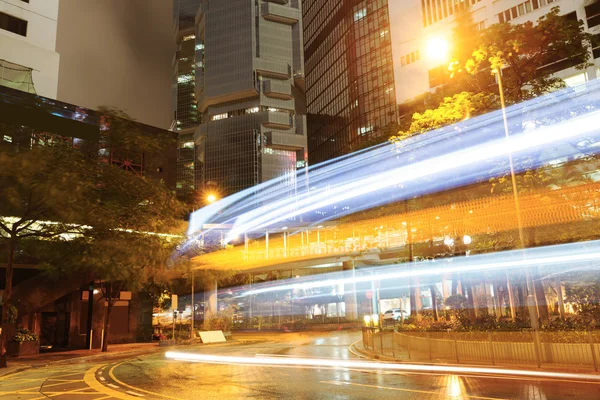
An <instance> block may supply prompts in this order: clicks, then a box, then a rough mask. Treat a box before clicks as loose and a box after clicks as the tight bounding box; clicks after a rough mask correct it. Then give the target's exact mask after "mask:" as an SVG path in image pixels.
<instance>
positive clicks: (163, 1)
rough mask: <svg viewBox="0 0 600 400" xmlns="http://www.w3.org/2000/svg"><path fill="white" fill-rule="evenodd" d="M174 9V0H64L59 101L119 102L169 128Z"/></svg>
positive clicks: (133, 113)
mask: <svg viewBox="0 0 600 400" xmlns="http://www.w3.org/2000/svg"><path fill="white" fill-rule="evenodd" d="M12 1H14V0H12ZM52 1H53V0H51V1H50V2H52ZM17 2H20V0H19V1H17ZM29 2H30V4H32V5H33V4H35V3H46V0H29ZM57 2H58V1H57ZM172 9H173V5H172V3H171V0H127V1H122V0H102V1H97V0H60V7H59V8H58V31H57V39H56V51H57V52H58V53H59V54H60V69H59V71H60V72H59V80H58V100H60V101H64V102H66V103H71V104H77V105H79V106H81V107H86V108H89V109H97V108H98V107H100V106H107V107H114V108H117V109H119V110H123V111H124V112H125V113H127V115H129V117H131V118H132V119H135V120H136V121H138V122H141V123H143V124H147V125H151V126H155V127H158V128H161V129H168V128H169V127H170V126H171V124H172V122H173V110H172V106H171V105H172V100H171V90H172V79H171V71H172V65H173V55H174V53H175V39H174V33H173V26H172V21H173V18H172V15H171V11H172Z"/></svg>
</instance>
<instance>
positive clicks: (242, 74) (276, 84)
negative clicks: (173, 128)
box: [194, 0, 307, 195]
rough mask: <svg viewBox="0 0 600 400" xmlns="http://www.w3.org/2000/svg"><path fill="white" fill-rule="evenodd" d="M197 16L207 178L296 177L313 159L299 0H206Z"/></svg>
mask: <svg viewBox="0 0 600 400" xmlns="http://www.w3.org/2000/svg"><path fill="white" fill-rule="evenodd" d="M197 21H198V24H197V26H196V46H195V48H196V73H195V78H196V98H197V100H198V110H199V112H200V113H201V114H202V121H203V123H202V124H201V125H200V127H199V128H198V130H197V131H196V134H195V137H194V138H195V143H196V146H197V160H196V162H197V163H198V165H199V168H200V169H201V179H200V181H201V184H202V185H203V187H204V186H206V185H208V184H214V185H216V186H217V187H218V188H219V190H220V192H221V193H222V194H223V195H228V194H232V193H235V192H237V191H240V190H242V189H246V188H249V187H251V186H254V185H256V184H258V183H261V182H264V181H267V180H269V179H272V178H277V177H284V179H288V180H289V182H290V185H293V184H294V183H295V175H296V170H297V169H298V168H303V167H305V166H306V161H307V160H306V159H307V151H306V106H305V94H304V63H303V51H302V49H303V45H302V43H303V42H302V13H301V10H300V0H291V1H290V2H288V1H281V0H279V1H273V0H272V1H264V0H227V1H222V0H203V1H202V5H201V8H200V12H199V15H198V17H197Z"/></svg>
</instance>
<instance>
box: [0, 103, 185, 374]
mask: <svg viewBox="0 0 600 400" xmlns="http://www.w3.org/2000/svg"><path fill="white" fill-rule="evenodd" d="M104 112H105V114H104V117H103V123H102V128H101V130H100V135H99V137H98V138H97V140H90V141H87V142H85V143H84V144H83V145H81V146H78V147H77V148H74V146H73V142H72V141H71V140H69V139H68V138H61V139H65V140H61V139H57V140H55V141H50V142H48V143H45V144H44V145H34V146H32V148H30V149H25V150H24V151H3V152H2V153H0V188H1V190H2V192H1V193H0V196H1V197H2V199H3V201H2V202H0V216H2V217H0V239H1V240H2V242H4V244H5V245H6V247H7V248H8V251H7V254H8V261H7V268H6V286H5V291H4V294H3V303H2V327H3V329H2V337H1V339H2V340H1V341H0V357H1V359H0V367H1V366H6V358H5V357H6V351H5V349H6V342H7V339H8V333H9V329H8V328H9V325H8V307H9V305H10V301H11V295H12V276H13V268H14V267H13V264H14V259H15V253H16V250H17V248H18V246H19V244H20V243H21V242H22V241H23V240H28V239H32V238H33V239H39V240H44V241H46V242H50V241H54V242H57V243H59V244H60V242H61V241H65V240H73V239H75V240H77V245H79V246H80V247H79V249H81V251H80V252H77V253H75V254H74V255H73V257H68V262H67V259H63V260H61V262H60V263H47V264H48V265H50V266H53V267H56V268H58V269H63V268H68V267H72V268H73V269H72V272H75V271H77V272H81V271H82V270H87V271H88V272H89V273H90V274H91V275H92V276H94V277H98V278H99V279H102V280H103V282H105V281H106V280H108V281H110V282H111V283H110V285H111V286H114V285H119V284H120V282H125V283H127V284H128V285H131V286H136V283H138V281H140V279H141V278H140V277H143V276H144V274H141V272H140V271H141V270H140V269H136V268H142V269H144V270H145V269H147V267H148V266H149V265H152V266H156V265H158V264H159V263H160V262H161V260H162V259H163V258H164V257H163V254H162V252H158V251H157V239H159V238H162V236H152V235H148V234H146V232H150V233H152V232H170V231H171V230H172V229H177V228H182V227H181V220H180V217H181V211H182V209H183V207H182V206H181V205H180V203H179V202H177V201H176V200H175V198H174V196H173V193H172V192H171V191H170V190H169V189H167V188H166V187H165V186H164V184H163V183H162V182H158V181H156V180H153V179H150V178H147V177H146V176H145V175H144V170H143V166H145V167H146V168H149V169H151V168H152V166H153V162H154V161H158V162H161V158H162V157H163V156H164V154H165V152H166V151H167V150H166V149H167V145H168V144H169V143H170V142H174V141H175V139H174V137H170V136H167V135H162V134H157V135H148V134H147V133H146V132H144V131H142V130H141V128H140V127H139V125H135V124H132V123H131V121H128V120H125V119H123V117H126V115H125V114H123V113H120V112H118V111H115V110H109V109H104ZM99 147H100V151H98V148H99ZM117 152H134V153H136V154H137V155H138V158H140V159H142V158H145V160H143V161H142V162H141V163H140V164H139V165H137V166H133V165H132V163H129V162H123V163H119V162H115V159H116V158H118V157H111V158H110V159H109V158H108V157H107V155H108V154H113V155H114V154H116V153H117ZM125 158H127V157H125ZM179 232H182V229H179V230H178V233H179ZM71 245H72V246H73V245H75V244H71ZM116 248H119V249H120V250H121V251H119V252H115V251H114V250H111V249H116ZM158 248H159V249H160V250H163V249H162V247H160V246H159V247H158ZM157 253H160V254H157ZM102 254H111V258H107V257H102ZM90 255H93V257H92V256H90ZM75 256H76V257H75ZM136 260H137V261H136ZM84 266H88V267H89V268H87V269H86V268H83V267H84ZM117 266H118V270H117V269H115V268H117ZM78 268H79V269H78ZM126 271H136V273H135V274H134V273H127V274H126ZM146 275H147V274H146ZM134 278H135V279H134ZM113 292H114V290H111V289H107V290H106V291H105V295H106V298H107V300H110V298H111V296H112V293H113ZM109 304H110V301H109ZM113 304H114V303H113ZM105 334H106V335H108V331H106V332H105ZM106 343H107V341H105V344H106Z"/></svg>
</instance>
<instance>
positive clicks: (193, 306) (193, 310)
mask: <svg viewBox="0 0 600 400" xmlns="http://www.w3.org/2000/svg"><path fill="white" fill-rule="evenodd" d="M195 318H196V306H195V305H194V270H193V269H192V334H191V338H192V340H193V339H195V338H196V332H195V331H194V319H195Z"/></svg>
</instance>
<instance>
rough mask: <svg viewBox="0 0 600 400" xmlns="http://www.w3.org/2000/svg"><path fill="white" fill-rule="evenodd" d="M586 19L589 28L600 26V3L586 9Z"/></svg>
mask: <svg viewBox="0 0 600 400" xmlns="http://www.w3.org/2000/svg"><path fill="white" fill-rule="evenodd" d="M585 19H586V21H587V26H588V28H592V27H594V26H598V25H600V2H598V3H593V4H590V5H589V6H586V7H585Z"/></svg>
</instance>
